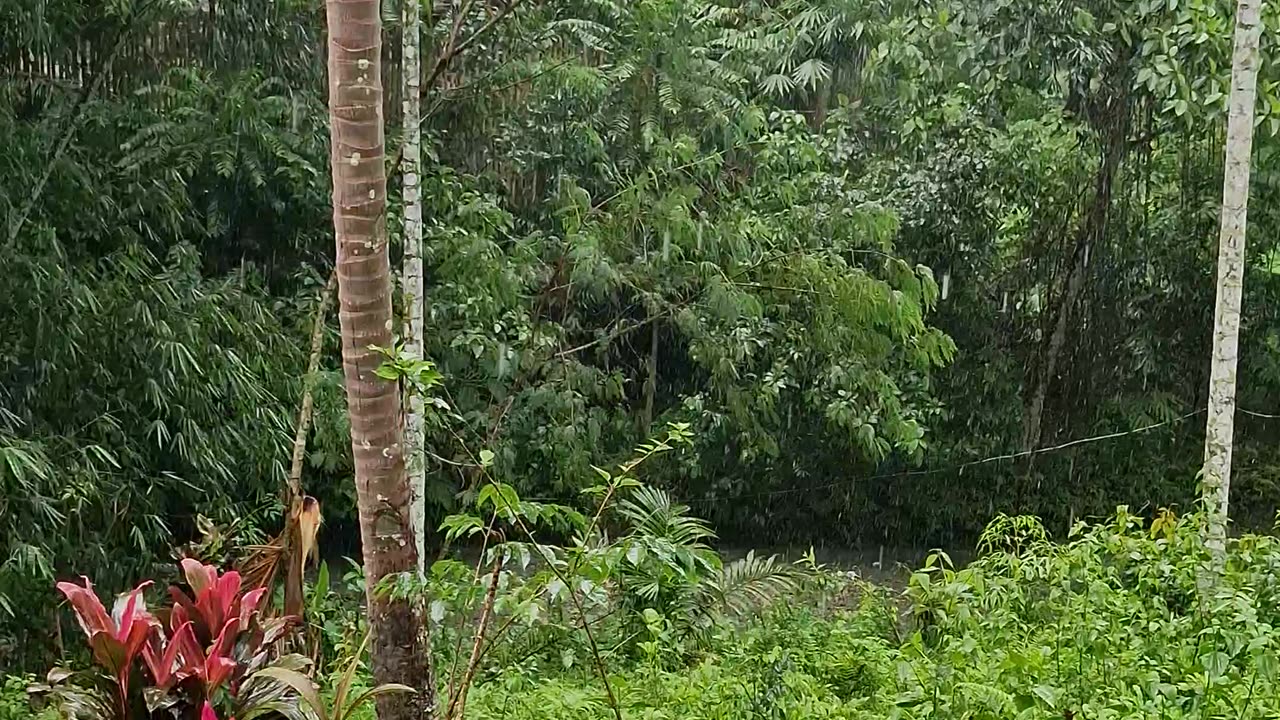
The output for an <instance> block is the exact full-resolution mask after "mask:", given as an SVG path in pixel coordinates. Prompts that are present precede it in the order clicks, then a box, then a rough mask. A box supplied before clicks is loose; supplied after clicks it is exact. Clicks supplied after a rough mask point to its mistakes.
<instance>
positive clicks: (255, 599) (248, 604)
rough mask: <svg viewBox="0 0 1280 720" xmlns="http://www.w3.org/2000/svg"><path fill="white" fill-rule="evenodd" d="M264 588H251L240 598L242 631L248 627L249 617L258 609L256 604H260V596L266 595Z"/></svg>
mask: <svg viewBox="0 0 1280 720" xmlns="http://www.w3.org/2000/svg"><path fill="white" fill-rule="evenodd" d="M266 593H267V589H266V588H258V589H257V590H251V591H249V592H248V593H246V594H245V596H244V598H243V599H241V600H240V630H241V631H243V630H245V629H247V628H248V627H249V618H250V617H252V616H253V614H254V613H255V612H257V611H258V605H260V604H262V598H263V596H264V595H266Z"/></svg>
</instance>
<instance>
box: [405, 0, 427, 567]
mask: <svg viewBox="0 0 1280 720" xmlns="http://www.w3.org/2000/svg"><path fill="white" fill-rule="evenodd" d="M402 2H403V4H404V23H403V25H404V28H403V30H404V35H403V39H402V43H401V44H402V45H403V51H402V53H401V55H402V58H401V62H402V63H403V65H402V70H401V75H402V79H403V84H404V91H403V93H402V94H403V95H404V107H403V111H404V157H403V158H402V162H403V165H401V171H402V173H403V175H402V176H401V177H402V181H401V186H402V190H403V192H404V277H403V286H404V307H405V324H404V349H405V352H406V353H408V354H409V355H412V356H414V357H418V358H426V352H425V347H424V339H423V332H424V327H423V325H424V323H423V309H422V298H423V294H424V291H425V283H424V281H423V277H422V194H421V193H422V191H421V187H420V185H419V182H420V174H421V168H422V128H421V126H420V122H421V115H422V98H421V95H420V94H419V92H420V85H421V84H422V83H421V80H422V69H421V61H420V59H419V49H420V46H421V39H420V33H421V18H420V14H421V12H420V8H419V5H418V3H419V0H402ZM404 394H405V398H404V399H405V408H406V409H407V417H406V419H405V457H406V458H407V459H408V466H409V487H410V489H411V490H412V491H413V504H412V506H411V507H412V511H413V512H412V518H413V533H414V538H415V540H416V541H417V545H418V548H419V553H418V572H419V573H421V574H425V573H426V555H427V554H426V552H425V549H426V547H427V543H426V541H427V528H426V496H427V468H426V454H425V448H424V443H425V439H424V435H425V432H424V430H423V417H422V412H423V403H422V396H421V394H420V393H418V392H417V390H416V389H415V388H414V387H412V386H411V385H410V384H408V383H405V386H404Z"/></svg>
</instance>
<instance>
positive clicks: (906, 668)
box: [469, 509, 1280, 720]
mask: <svg viewBox="0 0 1280 720" xmlns="http://www.w3.org/2000/svg"><path fill="white" fill-rule="evenodd" d="M983 548H984V554H983V555H982V556H981V557H980V558H979V559H978V560H976V561H975V562H973V563H972V564H971V565H969V566H968V567H965V568H963V569H957V568H954V567H952V566H951V564H950V561H949V560H948V558H947V557H946V556H945V555H943V554H941V553H939V554H935V555H934V556H932V557H931V558H930V559H929V560H928V561H927V562H926V564H925V567H924V568H922V569H920V570H918V571H916V572H915V573H913V574H912V576H911V579H910V583H909V585H908V588H907V590H906V591H905V594H904V597H902V598H900V600H899V601H898V602H893V601H891V599H890V598H888V597H886V596H885V595H884V594H883V593H881V592H866V591H865V590H864V591H863V592H859V593H855V595H856V596H858V597H860V598H861V599H860V600H859V601H857V602H855V603H854V604H853V606H847V605H846V606H843V607H836V608H834V609H828V610H826V611H823V610H821V609H820V606H821V605H822V603H821V602H820V600H819V598H818V597H817V596H818V595H822V596H825V597H829V596H830V595H831V593H833V592H837V591H838V590H839V589H843V590H848V587H847V586H848V584H849V582H850V581H848V580H845V579H839V578H838V579H836V580H835V581H831V578H832V576H831V575H830V574H826V575H820V576H818V577H825V578H826V579H827V583H826V585H825V586H824V587H823V588H821V589H820V590H819V589H815V587H814V585H813V583H809V584H807V586H806V588H805V589H803V590H800V591H798V592H799V595H797V596H794V597H789V598H787V599H786V600H785V601H782V602H778V603H776V604H774V605H773V606H771V607H770V608H769V609H768V610H767V611H765V612H764V613H763V614H761V615H759V616H758V617H757V618H755V619H753V620H749V621H744V622H741V623H738V624H736V625H731V626H727V627H723V628H721V629H720V630H719V631H718V632H717V633H716V634H715V635H714V637H713V639H712V640H711V642H710V644H709V645H708V647H707V648H706V650H705V651H704V652H703V653H702V654H701V655H700V656H698V657H697V658H696V659H693V660H692V661H690V662H689V663H688V664H686V665H683V666H679V667H672V666H670V665H669V664H664V663H663V662H661V660H660V658H661V657H662V656H663V653H656V654H655V655H654V656H653V657H647V658H646V657H636V658H633V659H631V660H629V661H628V662H624V663H615V664H613V665H612V666H611V668H610V674H609V679H610V683H611V685H612V689H613V692H614V694H615V696H616V697H617V701H618V705H619V709H620V710H621V712H622V715H623V717H625V718H637V719H639V718H644V719H651V718H652V719H658V718H671V719H672V720H674V719H676V718H679V719H681V720H703V719H705V720H720V719H725V720H727V719H729V718H734V719H735V720H736V719H739V718H761V719H765V718H767V719H770V720H772V719H775V718H777V719H781V718H795V719H797V720H798V719H800V718H886V717H887V718H957V719H959V718H970V719H973V720H983V719H995V718H1028V719H1030V718H1044V719H1048V718H1077V717H1078V718H1115V719H1120V718H1134V719H1137V718H1143V719H1147V718H1168V719H1171V720H1172V719H1177V718H1225V717H1231V718H1263V717H1276V716H1277V715H1280V683H1278V682H1277V681H1278V679H1280V678H1278V677H1277V664H1276V660H1275V653H1276V651H1277V650H1278V649H1280V648H1277V636H1278V634H1277V631H1276V629H1275V628H1276V625H1275V623H1276V621H1277V614H1278V613H1280V606H1278V605H1277V602H1276V601H1277V597H1276V594H1277V589H1276V588H1277V587H1280V585H1277V579H1278V578H1277V572H1278V571H1280V544H1278V543H1277V540H1276V538H1273V537H1271V536H1246V537H1242V538H1240V539H1238V540H1236V541H1234V542H1233V544H1232V547H1231V549H1230V554H1229V558H1228V564H1227V568H1226V571H1225V574H1224V575H1222V576H1221V577H1220V578H1219V579H1218V581H1217V584H1216V589H1215V590H1214V591H1212V592H1210V593H1208V594H1206V595H1205V596H1204V598H1205V599H1204V600H1201V599H1200V597H1201V596H1200V595H1199V594H1198V592H1197V588H1198V583H1199V582H1200V581H1201V579H1202V578H1204V577H1205V574H1204V573H1205V572H1206V568H1207V567H1208V566H1207V556H1206V555H1205V554H1204V552H1203V550H1202V546H1201V544H1200V542H1199V539H1198V537H1197V533H1196V523H1195V519H1194V518H1192V519H1182V520H1179V519H1176V518H1173V517H1172V516H1170V515H1167V514H1165V515H1161V516H1160V517H1159V518H1157V520H1156V522H1154V523H1152V524H1151V525H1147V524H1146V523H1144V522H1143V520H1142V519H1140V518H1138V517H1135V516H1133V515H1130V514H1129V513H1128V512H1126V511H1125V510H1123V509H1121V510H1120V511H1119V512H1118V513H1117V515H1116V516H1115V517H1114V518H1113V519H1111V520H1110V521H1109V522H1107V523H1104V524H1100V525H1096V526H1091V527H1085V526H1083V525H1082V526H1078V527H1077V529H1076V530H1075V532H1073V534H1072V537H1071V538H1069V539H1068V541H1067V542H1064V543H1052V542H1050V541H1049V540H1048V538H1047V535H1046V534H1045V533H1044V531H1043V528H1040V527H1039V526H1038V524H1036V523H1034V521H1029V520H1027V519H1017V522H1012V521H1011V519H1008V518H1001V519H1000V520H999V521H998V522H997V523H995V524H993V527H992V532H990V533H988V535H987V536H986V537H985V542H984V544H983ZM548 667H549V665H548V664H546V663H540V664H538V665H537V666H536V671H528V670H526V669H525V668H524V667H522V666H519V665H516V666H511V667H506V668H502V669H501V670H500V671H499V672H497V673H496V674H494V675H493V676H491V679H489V680H488V681H486V682H484V683H481V684H480V685H479V686H477V687H476V689H475V690H474V693H473V700H472V703H471V706H470V709H471V712H470V713H469V716H470V717H471V718H474V719H475V720H490V719H492V720H497V719H498V718H502V719H504V720H525V719H527V720H533V719H534V718H537V719H538V720H559V719H561V718H563V719H565V720H568V719H569V718H573V719H575V720H578V719H581V718H601V719H605V718H614V717H616V716H615V714H614V711H613V709H612V708H611V707H610V704H609V702H608V699H607V695H606V693H605V692H604V691H603V688H602V684H601V682H600V679H599V677H598V676H595V675H593V674H592V673H591V672H590V671H589V669H584V668H581V667H576V666H575V667H572V668H570V669H568V670H564V671H562V672H559V673H551V674H548V670H547V668H548Z"/></svg>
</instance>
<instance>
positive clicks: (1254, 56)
mask: <svg viewBox="0 0 1280 720" xmlns="http://www.w3.org/2000/svg"><path fill="white" fill-rule="evenodd" d="M1260 6H1261V3H1260V2H1259V0H1240V2H1239V3H1238V4H1237V5H1236V29H1235V52H1234V54H1233V55H1232V59H1231V98H1230V109H1229V113H1228V116H1227V142H1226V160H1225V165H1224V169H1223V177H1222V225H1221V229H1220V232H1219V236H1218V290H1217V302H1216V305H1215V307H1214V311H1213V360H1212V364H1211V366H1210V368H1209V412H1208V419H1207V420H1206V423H1205V437H1204V471H1203V473H1202V476H1201V492H1202V496H1203V499H1204V504H1205V511H1206V514H1207V517H1206V523H1205V545H1207V546H1208V547H1209V550H1210V552H1211V553H1212V555H1213V558H1214V564H1215V566H1216V567H1218V568H1221V566H1222V564H1223V562H1224V561H1225V557H1224V556H1225V553H1226V539H1227V517H1228V512H1227V511H1228V507H1227V504H1228V503H1227V501H1228V498H1229V496H1230V491H1231V442H1232V435H1233V432H1234V429H1235V428H1234V426H1235V410H1236V362H1237V359H1238V357H1239V347H1240V301H1241V295H1242V294H1243V292H1244V243H1245V226H1246V223H1247V218H1248V208H1249V171H1250V167H1249V161H1250V156H1251V154H1252V152H1253V107H1254V102H1255V96H1256V93H1257V80H1258V38H1259V35H1260V34H1261V25H1262V23H1261V18H1260V14H1261V8H1260Z"/></svg>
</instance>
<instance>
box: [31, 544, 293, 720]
mask: <svg viewBox="0 0 1280 720" xmlns="http://www.w3.org/2000/svg"><path fill="white" fill-rule="evenodd" d="M182 571H183V574H184V575H185V576H186V580H187V584H188V585H189V586H190V588H191V592H190V593H187V592H186V591H184V590H183V589H181V588H179V587H176V586H173V587H170V588H169V595H170V596H171V597H172V598H173V602H174V604H173V606H172V608H169V609H168V610H162V611H160V613H159V615H160V617H157V616H156V615H153V614H151V613H150V612H149V611H148V610H147V607H146V603H145V602H144V600H143V591H144V590H146V588H147V587H149V586H150V585H151V583H150V582H145V583H142V584H141V585H139V586H138V587H136V588H134V589H133V590H132V591H130V592H127V593H124V594H122V595H120V596H119V597H118V598H116V602H115V606H114V607H113V609H112V612H111V614H110V615H108V614H107V611H106V608H105V607H103V605H102V602H101V601H100V600H99V599H98V596H97V594H96V593H94V590H93V584H92V583H91V582H89V579H88V578H83V579H82V580H83V583H84V584H83V585H76V584H74V583H67V582H63V583H58V590H60V591H61V592H62V594H63V595H66V597H67V600H68V601H70V603H71V606H72V608H73V609H74V610H75V614H76V619H77V620H79V621H80V627H81V628H82V629H83V630H84V633H85V635H86V636H87V637H88V640H89V647H90V648H91V649H92V651H93V658H94V661H95V662H96V663H97V665H98V666H99V668H100V669H99V670H96V671H93V672H88V673H71V672H68V671H65V670H61V669H55V670H53V671H52V672H50V673H49V679H48V684H47V685H44V686H40V687H37V688H35V690H36V691H38V692H44V693H47V694H48V695H50V697H51V699H52V701H53V704H54V705H55V707H57V708H59V709H60V710H61V711H62V714H63V715H64V716H65V717H67V718H69V719H70V720H160V719H164V720H254V718H285V719H286V720H293V719H295V718H297V719H298V720H301V718H303V717H304V714H303V712H302V711H301V708H300V704H299V698H298V695H297V692H296V691H295V690H294V689H293V688H291V687H290V686H289V685H288V684H285V683H281V682H279V681H277V680H274V679H272V678H271V677H269V676H267V675H261V674H257V673H258V671H260V670H262V669H264V668H267V667H268V666H271V667H278V668H284V669H288V670H292V671H297V670H300V669H302V668H304V667H305V666H306V664H307V660H306V659H305V658H303V657H302V656H300V655H286V656H284V657H281V658H279V659H276V660H274V661H273V659H272V656H273V654H274V653H273V649H274V647H275V645H276V644H277V643H278V642H279V641H280V640H281V639H282V638H283V637H284V635H285V633H286V632H287V631H288V629H289V627H290V625H291V624H292V623H293V622H294V620H295V618H292V617H285V618H272V619H266V618H264V617H263V614H262V612H261V610H262V608H261V605H262V601H263V598H264V595H265V593H266V590H265V589H263V588H258V589H254V590H250V591H248V592H241V590H242V588H241V580H240V575H239V573H236V572H228V573H225V574H221V575H220V574H219V573H218V571H217V569H216V568H214V567H213V566H211V565H203V564H201V563H200V562H197V561H195V560H191V559H187V560H183V561H182ZM139 660H140V661H141V665H142V667H143V668H144V669H145V673H136V672H135V670H136V669H137V667H136V666H137V665H138V664H139V662H138V661H139ZM73 679H74V680H75V682H71V681H72V680H73Z"/></svg>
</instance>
